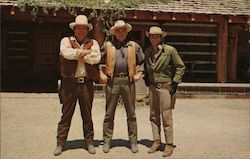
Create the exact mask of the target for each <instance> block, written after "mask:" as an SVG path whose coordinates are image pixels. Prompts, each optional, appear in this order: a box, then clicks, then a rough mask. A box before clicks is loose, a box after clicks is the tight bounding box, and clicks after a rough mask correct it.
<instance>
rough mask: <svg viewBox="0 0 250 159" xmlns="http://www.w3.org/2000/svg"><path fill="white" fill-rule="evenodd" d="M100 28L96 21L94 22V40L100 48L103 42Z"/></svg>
mask: <svg viewBox="0 0 250 159" xmlns="http://www.w3.org/2000/svg"><path fill="white" fill-rule="evenodd" d="M101 28H102V26H100V24H98V23H97V21H96V20H94V30H93V32H94V39H95V40H96V41H97V42H98V43H99V45H100V47H101V46H102V44H103V42H104V33H103V32H102V29H101Z"/></svg>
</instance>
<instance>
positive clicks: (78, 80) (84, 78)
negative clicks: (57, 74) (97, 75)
mask: <svg viewBox="0 0 250 159" xmlns="http://www.w3.org/2000/svg"><path fill="white" fill-rule="evenodd" d="M63 78H65V79H69V80H74V81H77V83H86V82H87V81H88V80H89V79H88V78H87V77H77V78H69V77H63Z"/></svg>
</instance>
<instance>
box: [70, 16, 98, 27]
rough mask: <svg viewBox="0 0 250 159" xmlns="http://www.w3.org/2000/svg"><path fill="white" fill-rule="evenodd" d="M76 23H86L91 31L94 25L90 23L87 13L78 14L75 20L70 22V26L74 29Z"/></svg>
mask: <svg viewBox="0 0 250 159" xmlns="http://www.w3.org/2000/svg"><path fill="white" fill-rule="evenodd" d="M76 25H86V26H87V27H88V28H89V31H91V30H92V29H93V25H92V24H91V23H88V18H87V17H86V16H85V15H78V16H77V17H76V19H75V22H72V23H70V24H69V27H70V28H71V29H72V30H74V27H75V26H76Z"/></svg>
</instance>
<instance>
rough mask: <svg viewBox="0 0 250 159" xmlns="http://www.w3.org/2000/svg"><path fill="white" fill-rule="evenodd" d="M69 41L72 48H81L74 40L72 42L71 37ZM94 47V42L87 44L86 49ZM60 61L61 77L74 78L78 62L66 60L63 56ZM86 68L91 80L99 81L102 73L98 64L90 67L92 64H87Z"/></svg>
mask: <svg viewBox="0 0 250 159" xmlns="http://www.w3.org/2000/svg"><path fill="white" fill-rule="evenodd" d="M69 41H70V44H71V46H72V48H79V46H78V45H77V44H76V43H75V42H74V40H71V39H70V37H69ZM92 45H93V40H91V41H89V42H88V43H87V44H85V46H84V49H90V48H91V46H92ZM86 47H88V48H86ZM60 61H61V75H62V76H63V77H70V78H74V77H75V72H76V69H77V64H78V62H77V61H76V60H68V59H65V58H64V57H63V56H62V55H60ZM85 68H86V72H87V75H88V77H89V78H90V79H92V80H94V81H98V80H99V77H100V72H99V65H98V64H95V65H90V64H87V63H85Z"/></svg>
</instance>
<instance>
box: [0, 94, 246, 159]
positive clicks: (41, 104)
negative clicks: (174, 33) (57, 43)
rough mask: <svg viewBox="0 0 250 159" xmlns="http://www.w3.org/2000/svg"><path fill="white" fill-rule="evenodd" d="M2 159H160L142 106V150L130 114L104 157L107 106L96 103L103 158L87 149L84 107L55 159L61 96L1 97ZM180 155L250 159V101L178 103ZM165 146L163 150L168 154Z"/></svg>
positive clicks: (176, 156)
mask: <svg viewBox="0 0 250 159" xmlns="http://www.w3.org/2000/svg"><path fill="white" fill-rule="evenodd" d="M0 99H1V159H159V158H162V152H161V151H158V152H156V153H154V154H148V153H147V149H148V147H149V146H150V145H151V144H152V132H151V126H150V122H149V107H148V106H145V105H144V106H140V105H139V106H137V108H136V115H137V122H138V148H139V152H138V153H136V154H133V153H132V152H131V151H130V149H129V148H128V147H129V143H128V134H127V124H126V113H125V110H124V107H123V106H121V105H120V106H119V107H118V108H117V110H116V117H115V128H114V136H113V143H112V149H111V151H110V153H108V154H105V153H103V151H102V144H103V143H102V123H103V118H104V113H105V112H104V107H105V100H104V98H103V96H99V97H98V98H95V100H94V107H93V122H94V129H95V141H94V144H95V146H96V150H97V153H96V154H95V155H91V154H89V153H88V152H87V151H86V146H85V145H84V144H83V132H82V121H81V117H80V111H79V106H77V107H76V111H75V114H74V116H73V119H72V125H71V128H70V132H69V136H68V142H67V144H66V146H65V150H64V151H63V153H62V154H61V155H60V156H57V157H55V156H54V155H53V151H54V148H55V146H56V130H57V123H58V122H59V119H60V116H61V106H60V104H59V101H58V97H57V94H26V93H1V98H0ZM173 119H174V141H175V145H176V148H175V149H174V152H173V155H172V156H171V157H168V158H171V159H250V99H222V98H214V99H199V98H194V99H191V98H186V99H177V103H176V109H174V110H173ZM162 138H163V141H164V137H163V135H162ZM163 146H164V145H162V149H163Z"/></svg>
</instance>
